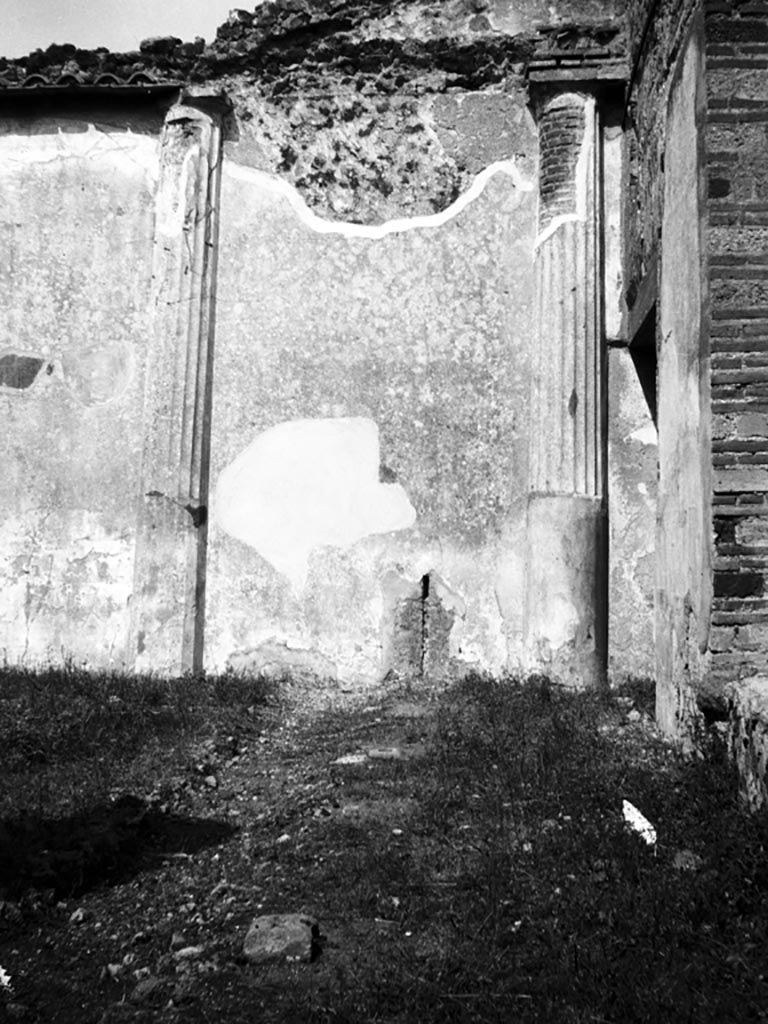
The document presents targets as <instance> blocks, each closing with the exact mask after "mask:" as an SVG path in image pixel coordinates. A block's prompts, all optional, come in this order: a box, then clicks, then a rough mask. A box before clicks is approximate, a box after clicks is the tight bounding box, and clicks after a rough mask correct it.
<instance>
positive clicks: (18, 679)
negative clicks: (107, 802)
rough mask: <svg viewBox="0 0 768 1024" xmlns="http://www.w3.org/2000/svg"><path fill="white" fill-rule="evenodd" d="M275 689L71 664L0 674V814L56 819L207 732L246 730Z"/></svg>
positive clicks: (225, 678) (232, 679)
mask: <svg viewBox="0 0 768 1024" xmlns="http://www.w3.org/2000/svg"><path fill="white" fill-rule="evenodd" d="M273 700H274V687H273V686H272V685H271V684H270V683H268V682H265V681H264V680H261V679H247V678H244V677H242V676H237V675H222V676H211V677H205V676H201V677H198V678H195V677H181V678H176V679H160V678H157V677H153V676H133V675H127V674H123V673H118V672H88V671H85V670H83V669H79V668H76V667H73V666H71V665H69V666H65V667H63V668H48V669H44V670H38V671H33V670H31V669H23V668H5V669H3V670H0V751H2V773H1V774H0V815H2V814H7V813H9V812H10V811H16V812H17V813H18V812H20V811H22V810H23V811H29V810H34V811H35V812H36V813H38V814H45V813H47V814H52V813H55V812H61V811H63V810H66V809H77V807H78V805H79V806H82V805H86V804H88V803H89V802H92V801H94V800H98V799H103V798H104V797H106V796H107V795H108V794H109V793H110V791H111V790H114V789H118V790H125V789H126V788H129V787H130V785H131V783H134V784H135V782H136V779H135V775H136V769H137V767H138V768H140V769H144V770H146V771H155V772H156V771H157V767H158V765H157V764H156V760H159V761H160V762H161V763H162V761H163V760H164V759H167V754H169V753H170V754H171V760H172V761H173V760H178V757H179V755H180V754H181V753H182V751H184V750H185V749H186V747H187V746H188V744H189V743H190V742H191V741H193V740H195V739H199V738H200V737H201V736H204V735H206V734H207V733H208V732H210V731H211V730H218V731H219V732H224V731H226V729H227V728H229V727H231V728H233V729H237V730H238V731H242V730H243V728H244V726H247V724H248V722H249V719H250V720H253V719H258V718H259V716H260V715H261V713H262V712H263V711H264V708H265V707H266V705H267V704H268V703H269V702H270V701H273Z"/></svg>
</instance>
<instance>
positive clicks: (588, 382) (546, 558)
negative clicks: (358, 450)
mask: <svg viewBox="0 0 768 1024" xmlns="http://www.w3.org/2000/svg"><path fill="white" fill-rule="evenodd" d="M538 123H539V146H540V154H539V190H540V195H539V235H538V239H537V243H536V253H535V280H536V320H537V334H536V349H537V350H536V354H535V370H534V377H533V381H532V388H531V421H530V485H529V495H528V529H527V565H526V571H527V580H526V608H525V617H524V629H525V643H526V655H527V661H528V668H529V670H531V671H543V672H547V673H549V674H550V675H551V676H553V677H554V678H556V679H558V680H560V681H561V682H564V683H567V684H569V685H573V686H595V685H601V684H603V683H604V681H605V672H606V652H607V578H608V568H607V523H606V511H605V495H604V471H605V447H606V431H605V401H604V393H603V362H604V345H603V329H602V320H603V314H602V290H601V278H602V272H601V266H602V262H601V260H602V257H601V236H600V231H601V225H600V180H599V166H600V143H599V139H600V132H599V121H598V113H597V108H596V103H595V100H594V98H593V97H592V96H589V95H582V94H577V93H564V94H560V95H558V96H556V97H555V98H554V99H550V100H549V102H548V103H546V104H545V105H544V106H543V108H541V109H540V111H539V117H538Z"/></svg>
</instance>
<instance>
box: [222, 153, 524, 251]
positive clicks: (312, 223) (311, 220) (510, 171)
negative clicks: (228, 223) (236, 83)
mask: <svg viewBox="0 0 768 1024" xmlns="http://www.w3.org/2000/svg"><path fill="white" fill-rule="evenodd" d="M224 174H225V175H229V176H230V177H232V178H234V179H235V180H237V181H248V182H251V183H252V184H254V185H256V186H257V187H258V188H260V189H261V190H262V191H264V192H271V193H272V194H273V195H279V196H282V197H283V198H284V199H287V200H288V203H289V204H290V206H291V207H293V210H294V212H295V213H296V215H297V216H298V218H299V220H300V221H301V222H302V223H303V224H306V226H307V227H309V228H311V229H312V230H313V231H317V232H319V233H320V234H324V235H328V234H337V235H346V236H347V237H348V238H385V237H386V236H387V235H392V234H395V233H396V232H398V231H413V230H415V229H417V228H437V227H440V226H441V225H443V224H446V223H447V222H448V221H450V220H453V219H454V217H456V216H458V214H460V213H461V211H462V210H464V209H465V208H466V207H467V206H469V204H470V203H473V202H474V201H475V200H476V199H477V198H479V196H481V195H482V193H483V191H484V190H485V187H486V185H487V184H488V182H489V181H490V180H491V178H493V177H494V175H496V174H506V175H507V176H508V177H510V178H511V179H512V181H513V182H514V186H515V188H516V189H518V190H519V191H520V192H530V191H531V190H532V189H533V183H532V182H530V181H526V179H525V178H523V175H522V174H521V173H520V169H519V168H518V166H517V164H516V163H515V161H514V160H499V161H497V162H496V163H493V164H491V165H490V166H489V167H486V168H485V169H484V170H482V171H481V172H480V173H479V174H478V175H477V176H476V178H475V180H474V181H473V182H472V184H471V185H470V187H469V188H468V189H467V191H466V192H464V193H462V194H461V195H460V196H459V198H458V199H457V200H456V201H455V202H453V203H451V205H450V206H448V207H446V209H445V210H442V211H441V212H440V213H432V214H425V215H423V216H420V217H400V218H397V219H396V220H390V221H387V222H386V223H385V224H348V223H346V222H344V221H330V220H323V218H322V217H318V215H317V214H316V213H314V212H313V211H312V210H311V209H310V208H309V207H308V206H307V204H306V202H305V201H304V199H303V197H302V196H301V195H300V194H299V193H298V192H297V191H296V189H295V188H294V187H293V185H291V184H290V183H289V182H287V181H283V180H282V179H281V178H275V177H273V176H272V175H271V174H267V173H266V172H265V171H258V170H256V169H255V168H253V167H244V166H243V165H242V164H235V163H232V162H231V161H227V162H225V163H224Z"/></svg>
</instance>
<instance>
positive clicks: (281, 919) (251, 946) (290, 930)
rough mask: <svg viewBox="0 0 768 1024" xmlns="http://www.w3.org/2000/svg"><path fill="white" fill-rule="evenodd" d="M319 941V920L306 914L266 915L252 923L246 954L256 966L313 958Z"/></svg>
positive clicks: (246, 939)
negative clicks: (315, 944)
mask: <svg viewBox="0 0 768 1024" xmlns="http://www.w3.org/2000/svg"><path fill="white" fill-rule="evenodd" d="M318 938H319V929H318V925H317V921H315V919H314V918H312V917H308V916H307V915H306V914H265V915H263V916H262V917H256V918H254V920H253V921H252V922H251V926H250V928H249V929H248V934H247V935H246V937H245V943H244V945H243V955H244V956H245V958H246V960H248V961H249V963H252V964H263V963H273V962H274V961H276V960H303V961H306V962H308V961H310V960H311V959H312V950H313V945H314V943H315V942H316V941H317V939H318Z"/></svg>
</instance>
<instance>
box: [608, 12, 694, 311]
mask: <svg viewBox="0 0 768 1024" xmlns="http://www.w3.org/2000/svg"><path fill="white" fill-rule="evenodd" d="M696 7H697V2H696V0H630V2H629V3H628V5H627V28H628V38H629V59H630V76H631V81H630V88H631V93H630V96H629V109H628V114H629V117H628V119H627V129H628V131H627V143H628V153H627V169H628V181H627V183H626V189H625V223H626V232H627V248H626V266H625V269H626V280H627V292H628V296H630V297H631V296H632V294H633V291H635V290H636V289H637V286H638V285H639V283H640V281H641V280H642V279H643V277H644V275H645V274H646V272H647V271H648V269H649V267H650V266H651V264H652V261H653V257H654V256H655V255H656V253H657V250H658V244H659V236H660V234H661V218H662V197H663V192H664V186H663V180H664V179H663V166H664V131H665V117H666V107H667V94H668V90H669V85H670V81H671V75H672V71H673V69H674V66H675V62H676V60H677V57H678V53H679V50H680V46H681V44H682V41H683V40H684V39H685V37H686V34H687V31H688V26H689V23H690V19H691V17H692V16H693V13H694V11H695V9H696Z"/></svg>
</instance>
